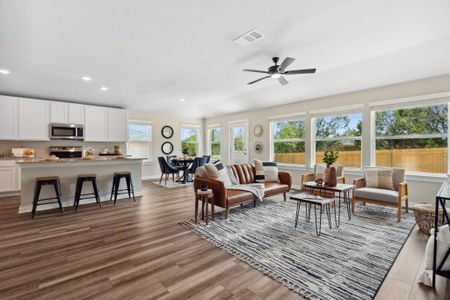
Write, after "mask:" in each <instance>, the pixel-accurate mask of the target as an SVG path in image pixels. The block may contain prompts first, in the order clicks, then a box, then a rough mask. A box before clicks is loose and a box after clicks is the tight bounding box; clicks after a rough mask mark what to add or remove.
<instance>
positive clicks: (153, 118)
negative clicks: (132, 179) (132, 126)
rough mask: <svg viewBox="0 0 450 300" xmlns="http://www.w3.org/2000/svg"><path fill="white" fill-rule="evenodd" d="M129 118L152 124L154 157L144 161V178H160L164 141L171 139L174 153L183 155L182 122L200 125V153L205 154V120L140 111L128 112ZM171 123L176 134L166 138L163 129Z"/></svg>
mask: <svg viewBox="0 0 450 300" xmlns="http://www.w3.org/2000/svg"><path fill="white" fill-rule="evenodd" d="M128 119H129V120H134V121H149V122H151V124H152V159H151V162H144V163H143V167H142V178H143V179H153V178H159V177H160V176H161V172H160V169H159V164H158V156H164V154H163V153H162V152H161V145H162V143H164V142H166V141H169V142H171V143H172V144H173V147H174V151H173V153H172V155H181V124H183V123H185V124H198V125H200V126H201V127H200V145H199V153H198V155H203V145H204V143H203V134H202V133H203V120H202V119H192V118H174V117H164V116H161V115H152V114H147V113H139V112H131V111H130V112H128ZM166 125H169V126H171V127H172V128H173V130H174V134H173V136H172V138H170V139H166V138H164V137H163V136H162V135H161V129H162V128H163V127H164V126H166Z"/></svg>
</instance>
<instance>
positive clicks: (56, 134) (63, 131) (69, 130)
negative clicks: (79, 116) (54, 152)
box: [50, 123, 84, 141]
mask: <svg viewBox="0 0 450 300" xmlns="http://www.w3.org/2000/svg"><path fill="white" fill-rule="evenodd" d="M50 139H51V140H80V141H82V140H84V126H83V125H78V124H56V123H52V124H50Z"/></svg>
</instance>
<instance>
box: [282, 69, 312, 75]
mask: <svg viewBox="0 0 450 300" xmlns="http://www.w3.org/2000/svg"><path fill="white" fill-rule="evenodd" d="M309 73H316V69H302V70H290V71H286V72H284V73H283V74H284V75H293V74H309Z"/></svg>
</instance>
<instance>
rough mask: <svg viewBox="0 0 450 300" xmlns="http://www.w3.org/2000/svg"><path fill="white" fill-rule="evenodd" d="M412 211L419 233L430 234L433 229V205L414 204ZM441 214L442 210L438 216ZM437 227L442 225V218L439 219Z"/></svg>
mask: <svg viewBox="0 0 450 300" xmlns="http://www.w3.org/2000/svg"><path fill="white" fill-rule="evenodd" d="M413 211H414V214H415V216H416V224H417V226H419V229H420V231H422V232H423V233H426V234H430V231H431V229H433V228H434V215H435V207H434V205H433V204H429V203H423V204H416V205H415V206H414V208H413ZM441 214H442V209H439V215H441ZM438 225H439V226H441V225H442V218H439V220H438Z"/></svg>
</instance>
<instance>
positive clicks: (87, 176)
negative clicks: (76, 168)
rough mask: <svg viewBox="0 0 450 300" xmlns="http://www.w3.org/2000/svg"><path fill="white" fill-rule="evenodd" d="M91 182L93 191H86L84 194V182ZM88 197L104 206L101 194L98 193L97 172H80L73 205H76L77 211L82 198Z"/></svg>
mask: <svg viewBox="0 0 450 300" xmlns="http://www.w3.org/2000/svg"><path fill="white" fill-rule="evenodd" d="M86 181H87V182H89V181H90V182H91V183H92V189H93V190H94V192H93V193H84V194H82V190H83V184H84V182H86ZM86 199H95V201H96V202H97V203H98V205H100V207H102V205H101V203H100V196H99V194H98V186H97V175H96V174H80V175H78V177H77V185H76V188H75V199H74V201H73V206H74V207H75V212H76V211H77V210H78V205H79V204H80V200H86Z"/></svg>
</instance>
